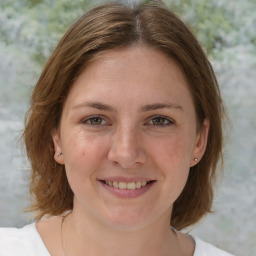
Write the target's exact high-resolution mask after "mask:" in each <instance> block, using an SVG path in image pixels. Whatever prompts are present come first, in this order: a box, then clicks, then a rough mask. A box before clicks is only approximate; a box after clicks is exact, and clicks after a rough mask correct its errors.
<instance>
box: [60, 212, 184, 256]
mask: <svg viewBox="0 0 256 256" xmlns="http://www.w3.org/2000/svg"><path fill="white" fill-rule="evenodd" d="M165 219H166V220H165V221H162V220H163V218H161V221H160V220H157V221H155V223H152V225H148V226H144V227H140V228H136V229H117V228H116V229H115V228H111V227H109V226H107V225H104V224H103V223H100V222H98V221H97V220H95V219H94V218H92V216H88V215H86V216H84V214H83V216H81V213H79V212H77V211H75V210H74V211H73V212H71V213H70V214H69V215H68V216H67V217H66V219H65V222H64V225H63V230H62V232H63V245H64V249H65V252H66V255H67V256H69V255H84V253H85V252H86V255H88V256H98V255H105V256H110V255H111V256H117V255H118V256H119V255H120V254H122V255H123V256H131V255H132V256H141V255H148V256H151V255H152V256H155V255H161V256H174V255H175V256H176V255H182V253H181V248H180V244H179V239H178V236H177V234H176V233H175V232H174V231H173V230H172V229H170V228H169V219H168V218H165Z"/></svg>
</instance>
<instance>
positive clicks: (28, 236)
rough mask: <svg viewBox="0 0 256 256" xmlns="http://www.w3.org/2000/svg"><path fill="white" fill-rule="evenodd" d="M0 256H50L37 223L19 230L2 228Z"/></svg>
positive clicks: (0, 229)
mask: <svg viewBox="0 0 256 256" xmlns="http://www.w3.org/2000/svg"><path fill="white" fill-rule="evenodd" d="M0 248H1V250H0V256H13V255H15V256H25V255H26V256H30V255H31V256H32V255H38V256H41V255H42V256H49V255H50V254H49V253H48V251H47V249H46V248H45V246H44V244H43V242H42V240H41V237H40V235H39V233H38V232H37V230H36V227H35V223H32V224H30V225H27V226H25V227H23V228H21V229H18V228H0Z"/></svg>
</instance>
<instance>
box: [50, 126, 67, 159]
mask: <svg viewBox="0 0 256 256" xmlns="http://www.w3.org/2000/svg"><path fill="white" fill-rule="evenodd" d="M52 140H53V144H54V150H55V153H54V159H55V161H56V162H57V163H59V164H64V158H63V153H62V146H61V139H60V134H59V131H58V130H57V129H54V130H53V132H52Z"/></svg>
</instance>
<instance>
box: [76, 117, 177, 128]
mask: <svg viewBox="0 0 256 256" xmlns="http://www.w3.org/2000/svg"><path fill="white" fill-rule="evenodd" d="M93 119H101V120H102V121H105V123H104V124H92V123H88V122H91V121H93ZM156 119H162V120H163V121H164V123H163V124H155V125H154V124H149V123H150V122H152V121H154V120H156ZM166 121H167V122H168V123H166ZM81 123H82V124H86V125H90V126H93V127H100V126H110V124H108V123H107V122H106V120H105V119H104V117H101V116H97V115H96V116H90V117H87V118H85V119H83V120H82V122H81ZM173 124H175V122H174V121H173V120H172V119H170V118H168V117H165V116H153V117H150V121H149V122H147V123H146V125H152V126H156V127H166V126H169V125H173Z"/></svg>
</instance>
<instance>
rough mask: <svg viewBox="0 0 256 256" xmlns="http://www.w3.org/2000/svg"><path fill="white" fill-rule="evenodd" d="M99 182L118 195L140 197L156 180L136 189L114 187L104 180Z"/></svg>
mask: <svg viewBox="0 0 256 256" xmlns="http://www.w3.org/2000/svg"><path fill="white" fill-rule="evenodd" d="M99 183H100V184H101V185H102V186H103V187H104V188H105V189H107V190H108V191H109V192H111V193H112V194H114V195H115V196H117V197H120V198H135V197H139V196H141V195H143V194H144V193H146V192H147V191H148V190H149V189H150V188H151V187H152V186H153V185H154V184H155V181H153V182H150V183H148V184H147V185H146V186H144V187H141V188H138V189H134V190H132V189H119V188H114V187H111V186H108V185H107V184H105V183H104V182H102V181H99Z"/></svg>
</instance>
